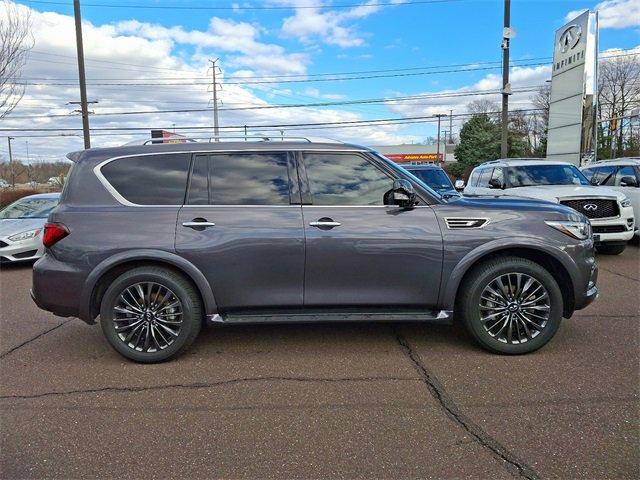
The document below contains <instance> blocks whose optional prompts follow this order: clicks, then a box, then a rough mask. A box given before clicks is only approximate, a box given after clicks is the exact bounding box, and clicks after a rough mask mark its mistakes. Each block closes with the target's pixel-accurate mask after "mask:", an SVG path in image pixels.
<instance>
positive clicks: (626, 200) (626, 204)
mask: <svg viewBox="0 0 640 480" xmlns="http://www.w3.org/2000/svg"><path fill="white" fill-rule="evenodd" d="M620 205H622V207H623V208H625V207H630V206H631V199H630V198H629V197H624V200H622V201H621V202H620Z"/></svg>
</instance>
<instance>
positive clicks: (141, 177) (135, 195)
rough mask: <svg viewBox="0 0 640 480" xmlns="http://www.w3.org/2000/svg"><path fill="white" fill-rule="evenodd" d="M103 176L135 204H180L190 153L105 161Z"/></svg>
mask: <svg viewBox="0 0 640 480" xmlns="http://www.w3.org/2000/svg"><path fill="white" fill-rule="evenodd" d="M101 172H102V175H103V176H104V178H105V179H106V180H107V181H108V182H109V183H110V184H111V186H112V187H113V188H114V189H115V190H116V192H117V193H119V194H120V195H121V196H122V197H123V198H124V199H125V200H127V201H129V202H131V203H135V204H137V205H182V204H183V202H184V194H185V190H186V188H187V176H188V173H189V155H188V154H176V155H143V156H138V157H125V158H119V159H117V160H113V161H112V162H109V163H107V164H106V165H104V166H103V167H102V169H101Z"/></svg>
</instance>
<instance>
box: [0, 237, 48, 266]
mask: <svg viewBox="0 0 640 480" xmlns="http://www.w3.org/2000/svg"><path fill="white" fill-rule="evenodd" d="M43 253H44V245H42V238H41V235H37V236H36V237H34V238H30V239H28V240H23V241H21V242H12V241H11V240H9V239H8V238H6V237H5V238H0V262H2V263H13V262H27V261H29V260H37V259H38V258H40V257H41V256H42V254H43Z"/></svg>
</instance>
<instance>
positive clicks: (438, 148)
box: [436, 113, 446, 162]
mask: <svg viewBox="0 0 640 480" xmlns="http://www.w3.org/2000/svg"><path fill="white" fill-rule="evenodd" d="M436 117H437V118H438V147H437V152H438V153H437V159H438V162H439V161H440V120H441V119H442V117H446V115H445V114H444V113H438V114H437V115H436Z"/></svg>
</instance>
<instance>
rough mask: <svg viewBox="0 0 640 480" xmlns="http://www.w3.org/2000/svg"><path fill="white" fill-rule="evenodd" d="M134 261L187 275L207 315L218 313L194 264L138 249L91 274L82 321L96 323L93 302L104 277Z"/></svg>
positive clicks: (106, 262) (109, 260) (108, 261)
mask: <svg viewBox="0 0 640 480" xmlns="http://www.w3.org/2000/svg"><path fill="white" fill-rule="evenodd" d="M132 261H156V262H158V263H164V264H167V265H170V266H173V267H175V268H177V269H178V270H180V271H181V272H182V273H184V274H185V275H187V277H189V278H190V279H191V280H192V281H193V283H194V284H195V285H196V288H197V289H198V291H199V292H200V296H201V297H202V302H203V304H204V310H205V314H206V315H213V314H215V313H217V312H218V304H217V303H216V300H215V298H214V296H213V291H212V290H211V286H210V285H209V282H208V281H207V279H206V277H205V276H204V274H203V273H202V272H201V271H200V270H199V269H198V268H197V267H196V266H195V265H194V264H193V263H191V262H189V261H188V260H186V259H184V258H183V257H181V256H179V255H176V254H175V253H171V252H167V251H164V250H155V249H137V250H128V251H126V252H121V253H117V254H115V255H112V256H110V257H108V258H106V259H104V260H103V261H102V262H100V263H99V264H98V265H97V266H96V267H95V268H94V269H93V271H92V272H91V273H90V274H89V276H88V277H87V279H86V281H85V284H84V287H83V289H82V294H81V297H80V298H81V299H82V305H81V307H80V315H79V317H80V318H81V319H82V320H84V321H85V322H88V323H94V316H93V314H92V313H91V300H92V298H93V294H94V291H95V288H96V285H97V284H98V281H99V280H100V279H101V278H102V276H103V275H104V274H105V273H106V272H108V271H109V270H111V269H112V268H113V267H116V266H118V265H122V264H123V263H127V262H132Z"/></svg>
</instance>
